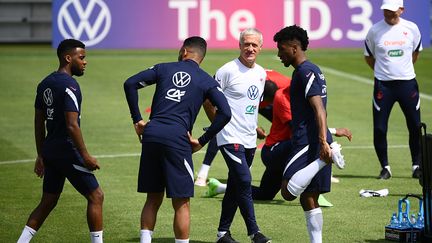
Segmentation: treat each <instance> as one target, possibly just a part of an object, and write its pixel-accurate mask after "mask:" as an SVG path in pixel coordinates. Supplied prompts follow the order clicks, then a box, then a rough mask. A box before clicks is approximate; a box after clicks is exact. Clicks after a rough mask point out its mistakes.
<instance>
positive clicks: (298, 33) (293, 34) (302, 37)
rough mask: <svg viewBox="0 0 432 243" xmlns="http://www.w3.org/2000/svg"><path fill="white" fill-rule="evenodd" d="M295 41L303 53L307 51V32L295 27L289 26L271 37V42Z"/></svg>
mask: <svg viewBox="0 0 432 243" xmlns="http://www.w3.org/2000/svg"><path fill="white" fill-rule="evenodd" d="M293 40H297V41H299V42H300V44H301V49H302V50H303V51H306V50H307V47H308V45H309V37H308V35H307V31H306V30H304V29H303V28H301V27H300V26H297V25H291V26H288V27H285V28H283V29H281V30H280V31H279V32H277V33H276V34H275V35H274V36H273V41H275V42H278V43H279V42H284V41H293Z"/></svg>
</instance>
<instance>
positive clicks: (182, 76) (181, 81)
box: [172, 71, 191, 88]
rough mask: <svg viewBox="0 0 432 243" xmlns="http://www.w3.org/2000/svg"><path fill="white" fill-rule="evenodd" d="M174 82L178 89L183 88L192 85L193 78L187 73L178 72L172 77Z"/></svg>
mask: <svg viewBox="0 0 432 243" xmlns="http://www.w3.org/2000/svg"><path fill="white" fill-rule="evenodd" d="M172 81H173V84H174V85H175V86H176V87H179V88H183V87H186V86H187V85H188V84H189V83H190V81H191V76H190V75H189V73H186V72H181V71H180V72H176V73H175V74H174V75H173V77H172Z"/></svg>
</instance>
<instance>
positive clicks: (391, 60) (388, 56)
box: [364, 18, 423, 81]
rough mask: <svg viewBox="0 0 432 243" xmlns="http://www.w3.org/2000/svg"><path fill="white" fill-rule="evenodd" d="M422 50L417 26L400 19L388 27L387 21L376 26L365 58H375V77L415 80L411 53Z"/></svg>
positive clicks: (388, 79)
mask: <svg viewBox="0 0 432 243" xmlns="http://www.w3.org/2000/svg"><path fill="white" fill-rule="evenodd" d="M421 50H423V46H422V44H421V35H420V31H419V29H418V27H417V25H416V24H415V23H413V22H411V21H408V20H405V19H402V18H399V23H397V24H396V25H389V24H387V23H386V22H385V20H381V21H380V22H378V23H376V24H374V25H373V26H372V28H371V29H370V30H369V32H368V34H367V36H366V41H365V50H364V55H365V56H373V57H375V67H374V74H375V78H377V79H379V80H382V81H391V80H411V79H413V78H415V76H416V75H415V72H414V65H413V63H412V54H413V52H415V51H421Z"/></svg>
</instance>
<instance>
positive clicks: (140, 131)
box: [134, 120, 147, 142]
mask: <svg viewBox="0 0 432 243" xmlns="http://www.w3.org/2000/svg"><path fill="white" fill-rule="evenodd" d="M146 125H147V122H145V121H144V120H140V121H139V122H137V123H135V124H134V128H135V132H136V134H137V135H138V139H139V141H140V142H141V140H142V134H143V133H144V128H145V126H146Z"/></svg>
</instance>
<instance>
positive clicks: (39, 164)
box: [34, 155, 45, 178]
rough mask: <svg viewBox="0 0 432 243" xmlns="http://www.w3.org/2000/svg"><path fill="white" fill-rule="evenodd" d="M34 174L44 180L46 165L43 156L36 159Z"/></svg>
mask: <svg viewBox="0 0 432 243" xmlns="http://www.w3.org/2000/svg"><path fill="white" fill-rule="evenodd" d="M34 173H35V174H36V175H37V176H38V177H40V178H43V176H44V174H45V165H44V163H43V158H42V156H39V155H38V157H37V158H36V161H35V165H34Z"/></svg>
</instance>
